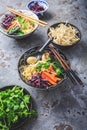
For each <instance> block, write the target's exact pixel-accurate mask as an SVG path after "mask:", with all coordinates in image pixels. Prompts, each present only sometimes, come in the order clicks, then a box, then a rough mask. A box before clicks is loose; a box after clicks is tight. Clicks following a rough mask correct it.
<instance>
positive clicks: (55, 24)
mask: <svg viewBox="0 0 87 130" xmlns="http://www.w3.org/2000/svg"><path fill="white" fill-rule="evenodd" d="M61 23H62V24H69V25H71V26H72V27H74V28H76V29H77V30H78V33H79V40H78V41H77V42H75V43H73V44H69V45H62V44H56V43H54V42H53V41H52V42H53V43H54V45H56V46H61V47H71V46H73V45H76V44H77V43H79V42H80V41H81V31H80V30H79V29H78V27H76V26H75V25H73V24H72V23H69V22H58V23H54V24H52V25H50V26H49V27H48V29H47V36H48V33H49V31H50V27H53V26H57V25H59V24H61ZM48 37H49V36H48Z"/></svg>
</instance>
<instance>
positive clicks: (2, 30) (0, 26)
mask: <svg viewBox="0 0 87 130" xmlns="http://www.w3.org/2000/svg"><path fill="white" fill-rule="evenodd" d="M18 11H22V12H23V11H24V12H26V13H30V14H31V15H34V16H35V18H36V19H39V17H38V16H37V15H36V14H35V13H33V12H32V11H31V10H26V9H24V10H23V9H18ZM5 14H10V12H8V11H7V12H5V13H4V14H3V15H2V16H1V17H0V32H2V33H3V34H5V35H6V36H8V37H11V38H15V39H16V38H17V39H18V38H19V39H20V38H24V37H27V36H29V35H30V34H31V33H33V32H34V31H35V30H36V29H37V28H38V26H39V25H38V24H35V26H36V27H35V28H34V30H32V32H30V33H27V34H24V35H22V36H18V35H9V34H7V32H6V29H4V28H3V27H2V25H1V24H2V23H1V22H2V19H3V17H4V16H5Z"/></svg>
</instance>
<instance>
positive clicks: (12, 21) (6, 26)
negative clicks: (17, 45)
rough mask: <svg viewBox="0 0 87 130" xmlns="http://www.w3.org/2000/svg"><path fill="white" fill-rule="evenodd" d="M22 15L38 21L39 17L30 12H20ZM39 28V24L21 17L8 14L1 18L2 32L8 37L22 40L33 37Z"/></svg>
mask: <svg viewBox="0 0 87 130" xmlns="http://www.w3.org/2000/svg"><path fill="white" fill-rule="evenodd" d="M18 11H19V12H21V13H22V14H25V15H27V16H30V17H32V18H34V19H36V20H38V16H37V15H36V14H34V13H33V12H32V11H29V10H18ZM37 27H38V24H36V23H34V22H32V21H31V20H28V19H25V18H24V17H21V16H19V15H15V14H13V13H10V12H6V13H5V14H4V15H2V16H1V17H0V31H1V32H2V33H3V34H5V35H6V36H8V37H11V38H15V39H22V38H25V37H27V36H29V35H31V34H32V33H33V32H34V31H35V30H36V29H37Z"/></svg>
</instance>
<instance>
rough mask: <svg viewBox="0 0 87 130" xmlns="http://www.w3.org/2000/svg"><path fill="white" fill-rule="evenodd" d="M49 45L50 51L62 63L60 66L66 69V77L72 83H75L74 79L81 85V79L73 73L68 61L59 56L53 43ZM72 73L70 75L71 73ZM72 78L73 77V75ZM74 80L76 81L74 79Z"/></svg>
mask: <svg viewBox="0 0 87 130" xmlns="http://www.w3.org/2000/svg"><path fill="white" fill-rule="evenodd" d="M49 47H50V48H51V50H52V52H53V53H54V54H55V56H56V57H57V59H58V60H59V62H60V64H61V65H62V67H63V68H64V70H65V71H66V73H67V75H68V77H69V78H70V79H71V81H72V83H73V84H74V85H76V81H78V83H79V84H80V85H83V82H82V81H81V79H80V78H79V77H78V76H77V75H76V74H75V73H74V71H73V70H72V69H71V68H70V66H69V65H68V63H67V62H66V61H65V60H64V59H63V58H62V57H61V55H60V54H59V52H57V51H56V50H55V49H54V47H53V45H52V44H50V45H49ZM70 73H71V74H72V75H71V74H70ZM72 76H73V77H74V78H73V77H72ZM75 80H76V81H75Z"/></svg>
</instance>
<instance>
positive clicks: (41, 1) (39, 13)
mask: <svg viewBox="0 0 87 130" xmlns="http://www.w3.org/2000/svg"><path fill="white" fill-rule="evenodd" d="M35 2H37V3H38V4H39V5H40V6H43V8H44V10H42V11H39V12H37V11H32V10H31V9H30V7H31V6H33V5H34V4H35ZM27 6H28V9H29V10H31V11H32V12H33V13H35V14H36V15H38V16H43V13H44V12H46V11H47V9H48V8H49V5H48V3H47V2H46V1H45V0H32V1H30V2H29V3H28V5H27Z"/></svg>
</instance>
